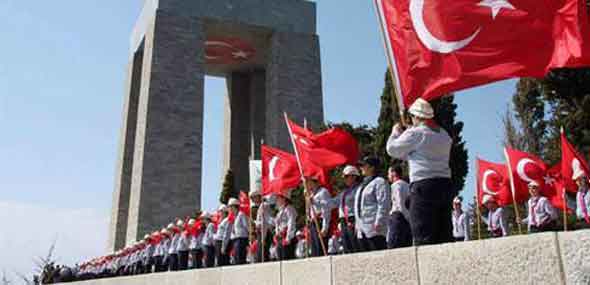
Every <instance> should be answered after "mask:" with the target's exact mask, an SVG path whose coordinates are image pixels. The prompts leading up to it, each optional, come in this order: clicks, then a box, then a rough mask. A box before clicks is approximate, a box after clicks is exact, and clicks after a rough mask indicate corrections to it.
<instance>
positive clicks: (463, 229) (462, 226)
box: [452, 196, 469, 241]
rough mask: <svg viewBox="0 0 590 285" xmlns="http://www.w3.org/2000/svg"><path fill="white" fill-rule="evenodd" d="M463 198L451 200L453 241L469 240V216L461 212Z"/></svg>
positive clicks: (458, 197)
mask: <svg viewBox="0 0 590 285" xmlns="http://www.w3.org/2000/svg"><path fill="white" fill-rule="evenodd" d="M462 202H463V198H462V197H461V196H457V197H455V199H454V200H453V216H452V217H453V238H454V239H455V241H468V240H469V215H467V213H465V212H464V211H463V205H462Z"/></svg>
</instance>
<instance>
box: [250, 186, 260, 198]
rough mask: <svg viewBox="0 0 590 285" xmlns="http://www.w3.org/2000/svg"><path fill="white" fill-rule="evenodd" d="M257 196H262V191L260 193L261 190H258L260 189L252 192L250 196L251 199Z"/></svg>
mask: <svg viewBox="0 0 590 285" xmlns="http://www.w3.org/2000/svg"><path fill="white" fill-rule="evenodd" d="M256 195H262V191H260V189H258V188H257V189H254V190H252V191H250V195H249V196H250V197H254V196H256Z"/></svg>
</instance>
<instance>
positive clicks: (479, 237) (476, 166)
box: [475, 157, 481, 240]
mask: <svg viewBox="0 0 590 285" xmlns="http://www.w3.org/2000/svg"><path fill="white" fill-rule="evenodd" d="M478 184H479V158H478V157H476V163H475V185H476V187H475V207H476V211H477V240H480V239H481V210H480V209H479V201H481V200H480V199H479V198H480V197H479V189H478V188H479V185H478Z"/></svg>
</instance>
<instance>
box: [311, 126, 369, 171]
mask: <svg viewBox="0 0 590 285" xmlns="http://www.w3.org/2000/svg"><path fill="white" fill-rule="evenodd" d="M313 141H314V142H315V143H316V144H317V145H320V146H322V147H323V148H326V149H328V150H331V151H333V152H336V153H339V154H342V155H344V157H346V162H345V163H346V164H356V163H357V162H358V160H359V157H360V149H359V144H358V142H357V141H356V139H355V138H354V137H353V136H352V135H351V134H350V133H348V132H347V131H345V130H343V129H341V128H331V129H329V130H327V131H325V132H323V133H320V134H317V135H315V136H314V138H313Z"/></svg>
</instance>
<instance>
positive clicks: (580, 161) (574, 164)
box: [561, 131, 590, 192]
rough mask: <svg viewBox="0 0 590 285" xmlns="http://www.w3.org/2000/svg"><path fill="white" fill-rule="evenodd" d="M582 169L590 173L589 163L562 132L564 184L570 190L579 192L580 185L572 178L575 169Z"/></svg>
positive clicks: (562, 172)
mask: <svg viewBox="0 0 590 285" xmlns="http://www.w3.org/2000/svg"><path fill="white" fill-rule="evenodd" d="M576 170H582V171H583V172H584V173H586V175H588V174H590V171H589V170H590V169H589V168H588V163H586V160H585V159H584V157H583V156H582V155H580V153H578V152H577V151H576V149H575V148H574V146H573V145H571V144H570V142H569V141H568V140H567V137H566V136H565V133H564V132H563V131H562V132H561V176H562V179H563V184H564V187H565V189H566V190H567V191H568V192H577V191H578V186H577V185H576V182H574V180H573V179H572V176H573V175H574V171H576Z"/></svg>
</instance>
